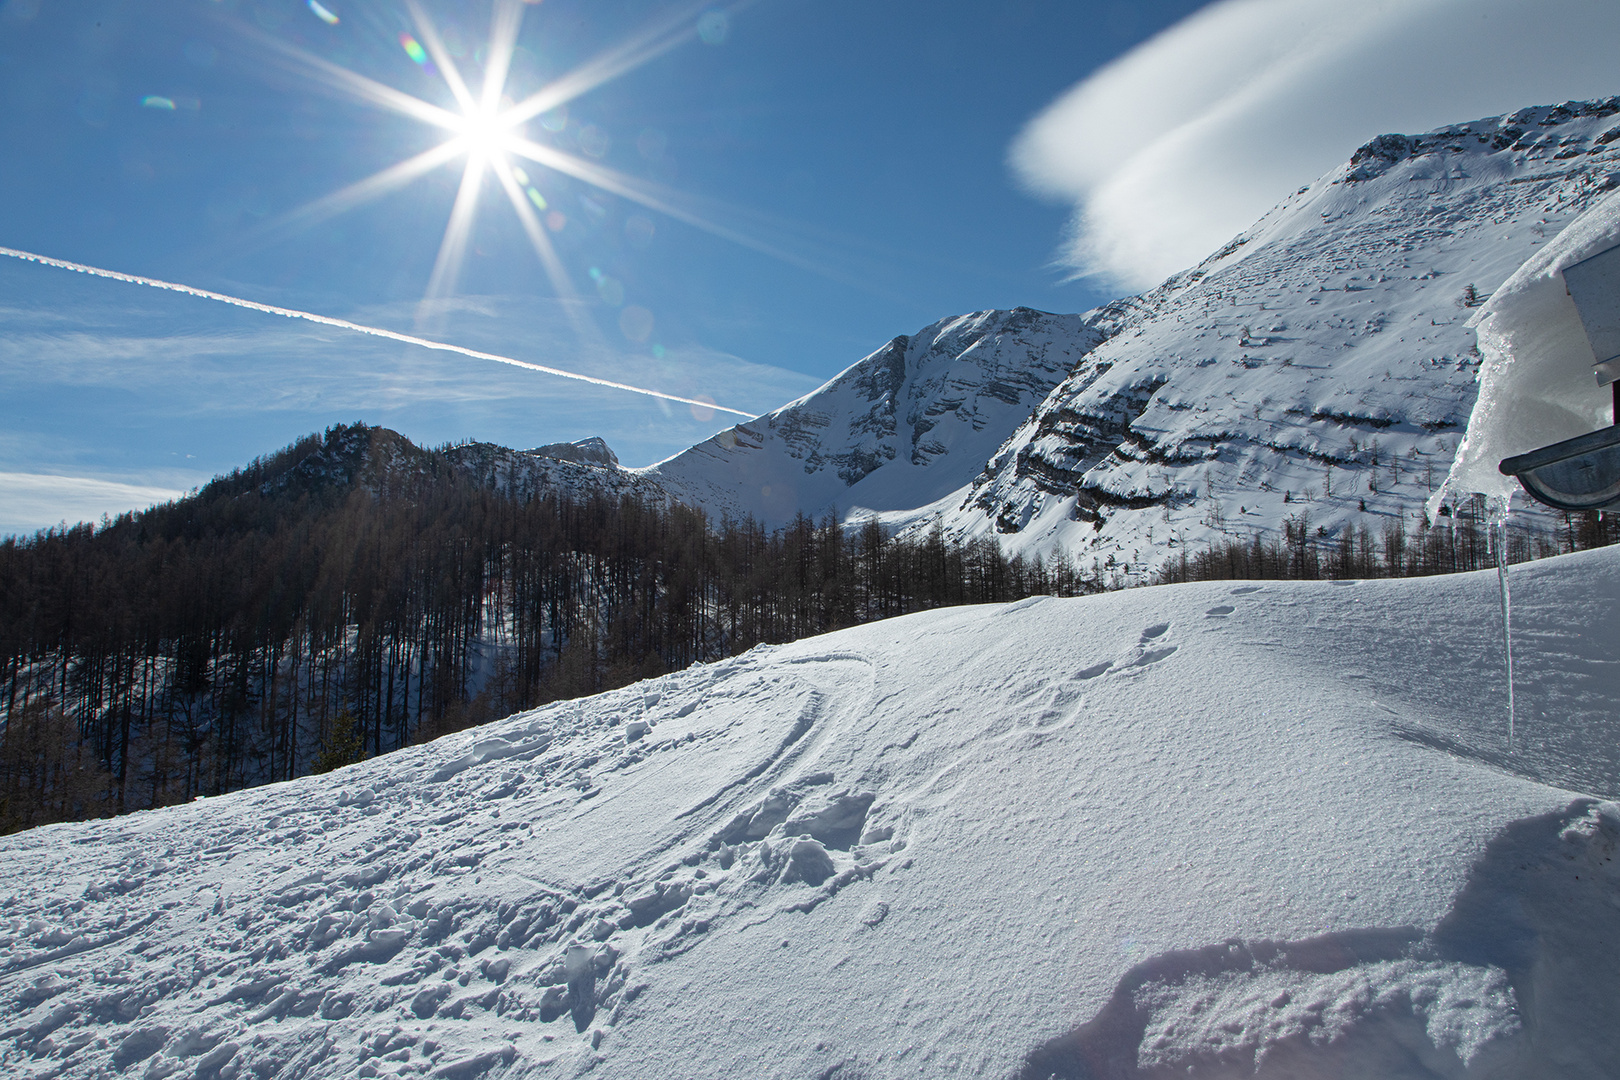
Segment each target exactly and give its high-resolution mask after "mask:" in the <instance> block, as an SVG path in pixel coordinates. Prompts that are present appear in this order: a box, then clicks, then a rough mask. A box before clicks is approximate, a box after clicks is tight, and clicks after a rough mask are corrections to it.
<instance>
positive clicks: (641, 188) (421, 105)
mask: <svg viewBox="0 0 1620 1080" xmlns="http://www.w3.org/2000/svg"><path fill="white" fill-rule="evenodd" d="M711 2H712V0H711ZM405 6H406V8H407V10H408V12H409V15H410V20H411V23H412V24H413V26H412V29H413V30H414V31H415V33H414V34H412V33H406V32H401V33H400V34H399V37H398V40H399V44H400V47H401V48H402V49H403V50H404V52H405V55H406V56H407V57H408V58H409V59H410V61H411V62H412V63H414V64H415V65H417V66H418V67H419V68H422V69H423V70H424V71H427V72H430V73H431V74H433V75H435V76H437V77H438V78H439V79H441V80H442V81H443V83H444V86H445V88H446V89H447V90H448V91H449V93H450V96H451V97H452V98H453V99H454V104H453V105H452V106H451V107H449V108H446V107H444V106H442V105H437V104H434V103H432V102H430V101H426V100H423V99H422V98H419V97H416V96H414V95H412V94H408V93H406V92H404V91H402V90H398V89H395V88H394V87H392V86H388V85H386V84H384V83H380V82H377V81H376V80H374V79H370V78H367V77H366V76H364V75H361V74H359V73H357V72H355V71H351V70H350V69H348V68H346V67H343V66H341V65H339V64H335V63H333V62H331V61H329V60H326V59H323V58H321V57H319V56H316V55H314V54H312V53H310V52H309V51H307V50H306V49H303V48H300V47H299V46H296V45H292V44H290V43H287V42H285V41H281V40H278V39H275V38H273V37H271V36H269V35H266V34H262V33H258V32H256V31H254V30H251V29H248V28H243V32H245V33H248V34H250V35H251V36H253V37H255V38H257V39H258V40H259V41H260V42H261V43H262V44H264V45H265V46H267V47H268V48H270V49H271V50H273V51H275V52H277V53H279V54H281V55H282V56H283V57H284V58H285V59H287V60H288V61H291V62H292V63H293V64H295V65H296V66H298V67H301V68H302V69H304V70H305V71H306V72H307V73H309V74H311V75H313V76H314V77H316V78H317V79H319V80H320V81H322V82H324V83H325V84H327V85H328V86H329V87H332V88H333V89H336V90H340V91H342V92H343V93H345V94H348V95H349V96H351V97H354V98H357V99H359V100H361V101H364V102H366V103H368V104H370V105H374V106H378V107H381V108H385V109H388V110H390V111H392V112H396V113H399V114H401V115H403V116H407V117H410V118H412V119H414V120H418V121H420V122H422V123H424V124H427V125H429V126H430V127H433V128H436V129H438V130H439V131H441V132H443V133H444V134H445V135H446V136H447V138H446V139H445V140H444V141H443V142H441V143H439V144H438V145H437V146H435V147H433V148H432V149H429V150H426V151H423V152H421V153H418V154H416V155H415V156H414V157H411V158H407V159H406V160H404V161H400V162H396V163H394V164H392V165H390V166H388V167H387V168H385V169H382V170H380V171H378V172H376V173H374V174H372V175H371V176H368V177H366V178H365V179H362V180H360V181H357V182H355V183H353V184H350V185H348V186H347V187H345V188H343V189H342V190H340V191H336V192H333V193H331V194H329V195H326V196H324V197H322V198H320V199H317V200H315V201H313V202H311V203H309V204H306V205H305V206H303V207H300V208H298V209H297V210H294V211H292V212H291V213H289V214H287V215H284V216H283V217H282V218H280V219H278V220H277V221H276V222H274V223H271V226H270V227H272V228H276V227H287V226H302V225H308V224H312V223H314V222H315V221H319V220H323V219H326V218H329V217H332V216H334V215H337V214H341V213H344V212H346V211H348V210H351V209H354V208H355V207H358V206H360V205H361V204H363V203H366V202H369V201H371V200H373V199H375V198H378V197H380V196H382V195H384V194H387V193H388V192H390V191H394V190H396V189H398V188H400V187H403V186H404V185H405V184H408V183H410V182H411V181H413V180H416V179H418V178H420V177H422V176H425V175H427V174H428V173H430V172H432V171H433V170H435V169H438V168H441V167H443V166H445V165H452V164H454V163H456V162H458V161H459V162H460V163H461V169H462V173H461V181H460V184H459V186H458V189H457V192H456V197H455V202H454V204H453V206H452V207H451V210H450V216H449V220H448V221H447V222H446V224H445V229H444V235H443V238H442V239H441V241H440V244H439V252H438V255H437V257H436V258H435V260H434V266H433V272H432V275H431V276H430V278H429V280H428V284H427V288H426V290H425V293H424V296H423V306H422V308H421V312H422V315H421V317H420V318H419V322H421V321H422V320H423V319H427V318H429V312H430V310H431V309H432V308H433V307H434V305H433V304H432V302H433V301H436V300H442V299H445V298H447V297H449V296H451V295H453V294H454V293H455V291H456V285H457V280H458V278H459V276H460V272H461V268H462V264H463V262H464V261H465V255H466V252H467V249H468V246H469V242H470V239H471V232H472V229H473V226H474V224H475V222H476V220H477V217H478V210H479V202H480V199H481V197H482V194H483V192H484V191H485V189H486V187H488V186H491V185H486V184H485V183H484V180H485V178H486V175H493V177H494V178H495V180H496V181H497V183H496V184H495V185H493V186H494V187H498V188H499V189H500V190H501V192H502V193H503V194H504V195H505V197H506V201H507V202H508V203H509V204H510V205H511V208H512V210H513V212H514V213H515V214H516V215H517V218H518V220H519V222H520V223H521V225H522V227H523V232H524V234H525V235H526V237H527V238H528V240H529V243H530V245H531V246H532V247H533V248H534V252H535V254H536V256H538V258H539V261H540V264H541V266H542V268H543V269H544V271H545V273H546V276H547V277H548V278H549V279H550V281H551V285H552V287H553V289H554V290H555V291H556V293H557V295H558V296H559V297H563V298H565V299H570V300H577V299H578V298H579V292H578V290H576V289H575V287H574V284H573V282H572V280H571V278H570V276H569V274H568V273H567V271H566V270H565V268H564V267H563V264H562V262H561V260H560V259H559V258H558V257H557V252H556V249H555V246H554V245H553V243H552V239H551V233H552V232H553V231H556V230H558V229H560V228H563V227H565V225H566V221H567V218H566V216H565V215H563V214H561V213H559V212H557V210H556V209H555V208H554V207H552V206H551V201H552V200H553V199H554V198H555V193H554V192H552V193H551V195H552V198H551V199H548V197H547V196H548V188H549V187H550V186H551V185H552V184H555V183H556V182H557V180H558V179H561V178H567V180H571V181H582V182H584V183H586V184H589V185H591V186H592V187H595V188H597V189H599V190H601V191H603V192H607V193H609V194H612V195H615V196H619V197H622V198H626V199H629V200H631V201H633V202H636V203H638V204H640V205H642V206H644V207H647V208H648V209H651V210H654V211H657V212H659V213H662V214H665V215H668V216H671V217H674V218H676V219H677V220H680V221H683V222H685V223H687V224H689V225H694V226H696V227H698V228H700V229H704V230H706V231H708V232H711V233H713V234H715V235H718V236H722V237H725V238H727V239H730V240H732V241H734V242H737V243H741V244H743V245H744V246H746V247H751V248H754V249H756V250H761V251H765V252H766V253H768V254H777V253H776V252H774V251H772V250H770V249H769V246H768V245H765V244H763V243H762V242H760V241H758V240H754V239H752V238H750V237H748V236H746V235H743V234H740V233H738V232H737V231H736V230H732V229H728V228H725V227H723V226H720V225H717V224H714V223H713V222H711V221H709V220H707V219H706V218H705V217H703V216H702V215H699V214H697V213H695V212H694V211H692V210H689V209H685V208H683V207H681V206H679V205H678V202H679V201H680V200H679V199H678V197H677V196H676V194H675V193H674V192H671V191H668V190H665V189H663V188H661V187H660V186H658V185H656V184H652V183H649V182H647V181H643V180H638V179H636V178H635V177H632V176H629V175H626V174H624V173H621V172H619V171H617V170H615V169H612V168H609V167H608V166H606V165H604V164H602V163H600V162H598V161H594V160H586V159H585V158H582V157H579V156H576V155H575V154H573V153H571V152H569V151H567V150H564V149H562V148H561V147H559V146H555V145H552V144H551V141H550V140H549V139H548V135H550V134H551V133H553V132H554V131H555V128H554V127H553V126H552V124H551V123H550V122H549V121H548V120H547V117H548V116H555V115H558V114H560V113H565V109H564V107H565V106H566V105H567V104H568V103H569V102H570V101H572V100H573V99H574V98H577V97H579V96H580V95H581V94H584V93H587V92H588V91H590V90H593V89H595V88H596V87H599V86H601V85H603V84H604V83H607V82H609V81H611V80H613V79H616V78H618V77H619V76H621V75H624V74H626V73H627V72H630V71H632V70H634V69H636V68H638V67H640V66H641V65H643V64H645V63H646V62H647V61H649V60H652V59H654V58H655V57H658V56H661V55H662V54H664V53H666V52H668V51H669V50H671V49H673V48H675V47H676V46H678V45H680V44H682V43H684V42H686V41H689V40H694V39H696V38H697V37H698V35H699V33H700V30H701V20H700V19H699V16H700V15H701V14H702V13H703V11H704V10H705V9H706V7H707V4H706V3H700V4H697V5H693V6H683V7H680V8H677V9H675V10H673V11H671V12H669V13H668V14H667V15H666V16H665V17H664V18H663V19H662V20H660V21H658V22H656V23H654V24H652V25H649V26H648V27H646V28H645V29H643V30H642V31H641V32H640V33H639V34H636V35H634V36H633V37H631V38H630V39H628V40H626V41H624V42H622V43H621V44H619V45H618V46H616V47H614V48H611V49H609V50H608V51H606V52H605V53H603V54H601V55H599V56H597V57H596V58H595V59H593V60H591V61H589V62H587V63H585V64H584V65H582V66H580V67H578V68H576V69H574V70H572V71H570V72H567V73H566V74H564V75H562V76H560V77H558V78H556V79H554V80H552V81H551V82H550V83H548V84H546V85H544V86H541V87H540V88H539V89H538V90H537V91H535V92H534V93H532V94H529V95H528V96H526V97H524V98H522V99H521V100H518V101H515V102H514V101H513V100H512V99H511V98H510V97H508V96H507V90H508V82H509V77H510V75H511V65H512V56H513V53H514V52H515V50H516V48H517V41H518V34H519V31H520V30H521V28H522V23H523V17H524V12H525V10H526V8H527V7H528V6H529V4H527V3H525V2H524V0H496V2H495V5H494V11H493V14H492V18H491V21H490V32H489V38H488V41H487V43H486V44H485V46H484V47H483V48H481V49H478V50H477V51H476V52H475V54H474V55H475V57H476V62H478V63H480V64H481V66H482V82H481V85H479V86H478V87H477V88H476V89H475V88H474V87H472V86H470V85H469V84H468V81H467V79H466V77H464V75H463V74H462V71H461V68H460V66H459V65H458V64H457V61H456V58H455V56H454V55H453V54H452V52H451V50H450V49H449V48H447V47H446V45H445V43H444V40H443V38H442V37H441V36H440V34H439V31H438V28H437V27H436V26H435V24H434V22H433V20H432V18H431V17H430V16H429V15H428V13H427V12H426V11H425V10H424V9H423V7H422V5H421V3H420V2H418V0H405ZM533 121H538V124H537V126H538V127H539V128H541V129H543V130H541V131H539V132H534V133H531V132H530V131H528V130H527V125H529V124H530V122H533ZM519 159H521V160H522V161H523V162H524V163H526V164H528V165H530V166H531V167H537V168H535V170H534V175H532V176H531V175H530V173H528V172H525V171H524V169H523V168H522V167H520V166H519V165H518V161H519ZM789 261H795V260H792V259H791V258H790V259H789ZM580 308H581V305H579V304H569V305H567V309H568V310H569V312H570V313H571V316H572V317H573V318H574V320H575V327H576V330H577V331H578V332H579V333H580V334H581V335H582V336H585V337H594V336H595V331H594V330H593V329H592V328H591V326H590V325H589V324H588V323H587V322H586V321H585V319H584V318H583V316H582V314H581V311H580Z"/></svg>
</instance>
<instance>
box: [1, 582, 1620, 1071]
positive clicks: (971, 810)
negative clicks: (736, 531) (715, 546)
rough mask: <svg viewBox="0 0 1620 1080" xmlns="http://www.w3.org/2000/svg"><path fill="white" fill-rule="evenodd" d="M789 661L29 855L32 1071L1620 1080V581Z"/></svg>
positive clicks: (495, 729) (986, 620)
mask: <svg viewBox="0 0 1620 1080" xmlns="http://www.w3.org/2000/svg"><path fill="white" fill-rule="evenodd" d="M1514 574H1515V586H1514V591H1515V600H1516V612H1517V616H1518V620H1519V621H1518V624H1517V625H1518V626H1519V628H1520V630H1519V633H1520V634H1521V635H1522V636H1520V637H1519V639H1518V640H1516V642H1515V646H1516V650H1515V651H1516V658H1517V659H1518V663H1519V666H1520V671H1521V684H1520V687H1519V701H1520V713H1519V716H1520V728H1519V731H1520V743H1519V748H1518V750H1517V751H1515V752H1514V753H1513V754H1511V755H1509V754H1507V753H1506V751H1505V742H1506V739H1505V735H1506V730H1505V729H1506V720H1507V718H1506V709H1505V701H1504V697H1505V695H1504V693H1503V691H1502V689H1501V687H1500V685H1499V682H1498V678H1497V672H1498V671H1499V670H1500V664H1501V638H1500V624H1499V622H1498V621H1497V614H1496V613H1497V608H1496V599H1495V582H1494V578H1492V577H1490V576H1487V575H1461V576H1457V577H1452V578H1433V579H1407V580H1398V581H1377V582H1336V583H1326V582H1320V583H1312V582H1293V583H1265V584H1260V583H1255V584H1246V585H1238V584H1234V583H1204V584H1197V585H1189V586H1176V587H1170V588H1155V589H1141V590H1133V591H1130V592H1123V593H1113V594H1106V595H1100V596H1095V597H1089V598H1083V599H1077V600H1056V599H1044V598H1043V599H1033V600H1026V601H1022V602H1020V603H1017V604H1011V605H1000V606H988V607H973V608H957V609H948V610H942V611H935V612H929V613H925V614H921V615H916V616H910V617H907V618H903V619H896V620H890V621H887V622H882V623H874V624H869V625H866V626H862V627H858V628H855V629H851V630H847V631H842V632H839V633H836V634H831V635H827V636H824V637H821V638H815V639H810V640H806V641H802V642H798V643H795V644H792V645H787V646H779V647H761V648H757V649H755V650H753V651H751V652H749V653H747V654H745V655H743V656H740V657H736V658H733V659H731V660H728V661H724V662H721V663H716V664H710V665H702V666H698V667H694V668H691V669H688V670H686V671H682V672H679V673H676V674H673V675H669V676H665V677H663V678H660V679H657V680H652V681H649V682H645V683H641V684H638V685H636V686H632V687H628V688H625V689H623V690H618V691H614V692H612V693H608V694H604V695H600V696H598V697H595V698H591V699H585V700H580V701H573V702H564V703H558V704H556V705H552V706H548V707H546V708H544V709H540V710H536V711H533V712H529V713H524V714H520V715H517V716H514V717H511V718H509V719H507V720H505V721H502V722H500V723H496V724H492V725H488V726H486V727H484V728H482V729H479V730H476V731H470V732H465V733H462V734H458V735H454V736H449V737H446V738H445V739H442V740H439V741H438V742H435V743H432V744H430V745H426V746H419V747H412V748H409V749H407V750H404V751H401V752H399V753H397V754H392V755H389V756H387V757H384V758H379V759H375V760H373V761H369V762H365V763H362V764H359V765H355V766H351V767H349V768H346V769H343V770H340V771H338V772H336V773H332V774H329V775H327V776H323V777H313V778H307V779H303V780H298V781H294V782H291V783H286V784H279V785H274V786H270V787H265V788H260V789H255V790H252V791H246V792H241V793H237V794H234V795H230V796H225V797H221V798H217V799H206V800H201V801H199V802H196V803H193V804H190V805H187V806H180V807H173V808H168V809H164V810H158V811H151V812H145V813H141V814H135V815H131V816H128V817H124V818H118V819H113V820H108V821H98V822H89V823H82V824H74V825H60V826H51V827H46V828H42V829H36V830H33V831H31V832H28V833H23V834H19V835H16V836H11V837H5V838H3V839H0V1072H3V1073H4V1074H5V1075H7V1076H17V1077H31V1078H35V1077H37V1078H43V1077H45V1076H52V1077H87V1078H88V1077H99V1076H106V1075H124V1076H131V1077H142V1078H158V1077H167V1076H175V1077H181V1076H185V1077H203V1078H211V1077H219V1078H221V1080H232V1078H235V1077H242V1078H244V1080H245V1078H248V1077H265V1078H270V1077H287V1078H293V1077H299V1078H303V1077H309V1078H315V1077H363V1078H368V1080H369V1078H379V1077H396V1076H397V1077H415V1076H430V1077H459V1078H467V1080H472V1078H478V1077H489V1078H495V1077H514V1078H515V1077H552V1076H556V1077H562V1076H575V1075H578V1074H579V1073H580V1072H581V1071H582V1070H591V1071H592V1072H593V1073H594V1074H596V1075H600V1076H603V1077H614V1078H618V1077H624V1078H637V1077H647V1078H654V1077H658V1078H662V1077H668V1076H759V1077H806V1076H822V1077H829V1078H831V1077H856V1076H872V1077H879V1076H883V1077H886V1076H898V1075H902V1074H905V1075H927V1076H936V1075H968V1076H993V1077H1002V1076H1008V1077H1010V1076H1016V1075H1020V1074H1022V1075H1024V1076H1029V1077H1035V1076H1054V1075H1055V1076H1062V1077H1079V1076H1084V1077H1111V1076H1168V1075H1172V1074H1173V1075H1176V1076H1188V1075H1191V1076H1205V1077H1226V1076H1249V1075H1255V1074H1256V1073H1258V1075H1261V1076H1279V1077H1280V1076H1287V1077H1312V1076H1339V1075H1346V1074H1349V1075H1379V1076H1381V1077H1385V1078H1393V1080H1407V1078H1415V1077H1435V1076H1444V1077H1453V1076H1465V1077H1471V1076H1485V1075H1491V1076H1504V1077H1531V1076H1549V1075H1559V1076H1570V1077H1585V1076H1591V1077H1598V1076H1604V1075H1608V1074H1609V1073H1608V1072H1607V1070H1608V1069H1609V1065H1608V1062H1611V1061H1612V1060H1614V1059H1615V1058H1616V1056H1617V1055H1620V1035H1617V1034H1616V1033H1620V907H1617V906H1616V904H1615V903H1614V897H1615V896H1617V895H1620V878H1617V876H1616V870H1615V861H1614V854H1615V847H1616V841H1617V838H1620V810H1617V808H1616V807H1615V806H1614V805H1612V804H1608V803H1598V802H1596V801H1595V800H1593V799H1592V798H1587V797H1581V796H1578V795H1577V794H1576V793H1575V792H1577V791H1585V792H1587V793H1588V794H1590V795H1596V796H1601V797H1607V798H1613V797H1615V796H1616V795H1620V737H1617V735H1620V707H1617V706H1620V666H1617V665H1616V664H1615V663H1614V659H1613V656H1612V653H1611V651H1610V648H1609V645H1608V643H1609V641H1610V637H1611V635H1609V634H1608V630H1609V629H1610V628H1612V627H1613V626H1614V625H1616V623H1617V620H1620V551H1612V550H1604V551H1595V552H1587V553H1583V554H1581V555H1577V556H1568V557H1564V558H1560V559H1554V560H1547V561H1545V562H1542V563H1537V564H1533V565H1529V566H1526V567H1522V568H1515V570H1514Z"/></svg>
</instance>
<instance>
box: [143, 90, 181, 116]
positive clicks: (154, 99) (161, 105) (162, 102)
mask: <svg viewBox="0 0 1620 1080" xmlns="http://www.w3.org/2000/svg"><path fill="white" fill-rule="evenodd" d="M141 106H142V107H143V108H147V109H163V110H164V111H165V112H174V99H173V98H166V97H159V96H158V95H156V94H147V95H146V96H145V97H143V98H141Z"/></svg>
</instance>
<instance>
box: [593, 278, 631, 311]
mask: <svg viewBox="0 0 1620 1080" xmlns="http://www.w3.org/2000/svg"><path fill="white" fill-rule="evenodd" d="M596 295H598V296H600V297H601V298H602V302H603V303H604V304H607V305H608V306H609V307H618V306H619V305H620V304H622V303H624V283H623V282H621V281H620V280H619V279H618V278H616V277H609V276H608V275H606V274H603V275H602V276H601V277H599V278H597V279H596Z"/></svg>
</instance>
